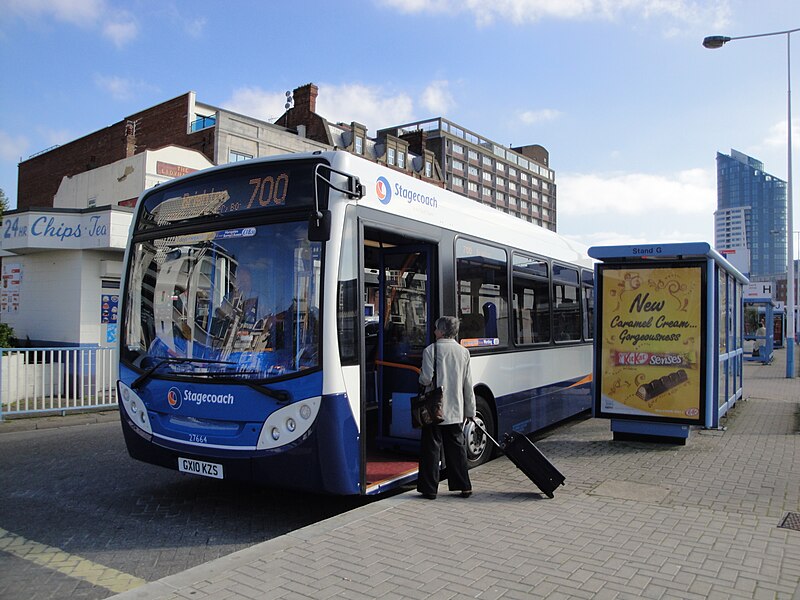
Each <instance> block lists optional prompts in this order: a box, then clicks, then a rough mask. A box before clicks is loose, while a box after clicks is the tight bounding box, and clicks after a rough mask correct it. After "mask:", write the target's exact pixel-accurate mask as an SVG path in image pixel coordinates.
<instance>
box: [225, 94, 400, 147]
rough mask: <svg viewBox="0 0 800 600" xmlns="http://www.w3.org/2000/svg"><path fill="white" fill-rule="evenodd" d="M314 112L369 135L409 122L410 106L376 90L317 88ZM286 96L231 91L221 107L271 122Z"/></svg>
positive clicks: (393, 95) (282, 110)
mask: <svg viewBox="0 0 800 600" xmlns="http://www.w3.org/2000/svg"><path fill="white" fill-rule="evenodd" d="M318 87H319V96H317V107H316V112H317V114H318V115H320V116H322V117H324V118H325V119H327V120H328V121H330V122H332V123H337V122H345V123H350V122H351V121H358V122H359V123H362V124H364V125H366V126H367V128H368V129H369V130H370V132H371V133H372V134H374V133H375V131H376V129H378V128H381V127H386V126H388V125H395V124H399V123H402V122H405V121H410V120H412V119H413V114H414V110H413V107H414V102H413V101H412V100H411V98H410V97H409V96H408V95H406V94H395V93H393V92H392V91H390V90H385V89H383V88H380V87H378V86H366V85H361V84H349V85H330V84H325V83H320V84H318ZM285 102H286V96H285V93H283V92H271V91H266V90H262V89H261V88H258V87H243V88H239V89H237V90H234V92H233V95H232V96H231V98H230V99H229V100H227V101H226V102H223V104H222V105H223V106H224V107H225V108H227V109H229V110H232V111H235V112H239V113H242V114H247V115H251V116H253V117H256V118H259V119H263V120H265V121H273V120H275V119H277V118H278V117H280V116H281V115H282V114H283V113H284V112H285V109H284V103H285Z"/></svg>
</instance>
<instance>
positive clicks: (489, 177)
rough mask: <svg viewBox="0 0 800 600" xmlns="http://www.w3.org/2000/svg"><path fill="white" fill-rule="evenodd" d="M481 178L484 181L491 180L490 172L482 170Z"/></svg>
mask: <svg viewBox="0 0 800 600" xmlns="http://www.w3.org/2000/svg"><path fill="white" fill-rule="evenodd" d="M483 180H484V181H491V180H492V174H491V173H489V172H488V171H484V172H483Z"/></svg>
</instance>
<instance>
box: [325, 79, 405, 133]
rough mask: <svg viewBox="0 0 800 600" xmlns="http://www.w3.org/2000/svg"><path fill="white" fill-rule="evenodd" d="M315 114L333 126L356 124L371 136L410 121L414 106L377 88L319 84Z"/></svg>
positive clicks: (402, 96)
mask: <svg viewBox="0 0 800 600" xmlns="http://www.w3.org/2000/svg"><path fill="white" fill-rule="evenodd" d="M317 113H318V114H320V115H322V116H324V117H325V118H326V119H328V120H329V121H331V122H334V123H336V122H338V121H343V122H345V123H349V122H350V121H358V122H359V123H363V124H364V125H366V126H367V128H368V129H369V130H370V132H371V133H372V134H374V133H375V131H376V130H377V129H379V128H381V127H387V126H389V125H397V124H400V123H403V122H405V121H410V120H412V119H413V115H414V102H413V101H412V100H411V97H409V96H408V95H407V94H403V93H399V94H398V93H394V92H393V91H391V90H386V89H383V88H381V87H379V86H366V85H361V84H351V85H326V84H320V86H319V97H318V98H317Z"/></svg>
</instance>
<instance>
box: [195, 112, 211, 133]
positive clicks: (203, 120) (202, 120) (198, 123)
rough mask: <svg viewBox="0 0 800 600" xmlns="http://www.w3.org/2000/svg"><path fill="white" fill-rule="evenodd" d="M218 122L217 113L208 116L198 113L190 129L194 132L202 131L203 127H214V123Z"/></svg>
mask: <svg viewBox="0 0 800 600" xmlns="http://www.w3.org/2000/svg"><path fill="white" fill-rule="evenodd" d="M216 124H217V117H216V115H210V116H207V117H206V116H202V115H197V118H196V119H195V120H194V121H192V124H191V125H190V127H189V129H190V130H191V131H192V132H195V131H200V130H201V129H206V128H207V127H214V125H216Z"/></svg>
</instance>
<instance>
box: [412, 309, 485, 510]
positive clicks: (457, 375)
mask: <svg viewBox="0 0 800 600" xmlns="http://www.w3.org/2000/svg"><path fill="white" fill-rule="evenodd" d="M435 326H436V329H435V330H434V332H433V333H434V336H435V337H436V341H435V342H434V343H433V344H431V345H429V346H428V347H427V348H425V350H424V351H423V353H422V371H421V373H420V376H419V383H420V385H423V386H425V387H426V388H427V387H429V386H431V383H432V382H433V379H434V377H433V375H434V369H436V384H437V385H439V386H441V387H442V388H443V397H442V403H443V409H444V410H443V413H444V421H442V422H441V423H439V424H438V425H428V426H427V427H423V428H422V444H421V448H420V455H419V476H418V478H417V491H418V492H419V493H421V494H422V496H423V497H424V498H427V499H429V500H434V499H435V498H436V493H437V492H438V490H439V458H440V456H441V453H442V450H444V458H445V466H446V468H447V483H448V489H449V490H450V491H451V492H455V491H460V492H461V497H462V498H469V496H470V495H471V494H472V483H471V482H470V479H469V473H468V472H467V447H466V440H465V438H464V427H463V426H464V421H465V420H466V419H473V418H474V417H475V393H474V391H473V390H472V376H471V375H470V368H469V350H467V349H466V348H464V347H463V346H462V345H461V344H459V343H458V341H457V340H456V337H457V336H458V326H459V323H458V319H457V318H455V317H440V318H438V319H437V320H436V325H435ZM434 348H435V352H434ZM434 356H435V357H436V364H435V365H434Z"/></svg>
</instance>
